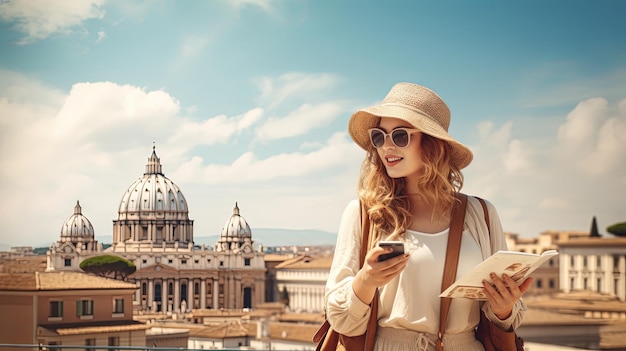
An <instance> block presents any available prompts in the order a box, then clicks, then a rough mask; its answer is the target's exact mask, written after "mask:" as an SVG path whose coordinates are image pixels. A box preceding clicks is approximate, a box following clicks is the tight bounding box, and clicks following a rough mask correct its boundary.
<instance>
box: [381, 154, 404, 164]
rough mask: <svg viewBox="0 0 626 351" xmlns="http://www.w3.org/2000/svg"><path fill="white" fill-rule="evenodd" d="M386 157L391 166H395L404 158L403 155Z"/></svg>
mask: <svg viewBox="0 0 626 351" xmlns="http://www.w3.org/2000/svg"><path fill="white" fill-rule="evenodd" d="M385 159H386V160H387V165H389V166H393V165H395V164H397V163H398V162H400V161H402V160H403V158H402V157H398V156H388V157H385Z"/></svg>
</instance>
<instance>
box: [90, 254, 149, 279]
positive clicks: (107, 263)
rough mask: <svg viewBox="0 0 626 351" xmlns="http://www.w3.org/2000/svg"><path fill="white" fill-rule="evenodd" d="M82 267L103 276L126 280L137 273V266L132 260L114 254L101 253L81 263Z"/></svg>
mask: <svg viewBox="0 0 626 351" xmlns="http://www.w3.org/2000/svg"><path fill="white" fill-rule="evenodd" d="M80 269H82V270H83V271H85V272H87V273H92V274H95V275H98V276H101V277H107V278H114V279H121V280H126V278H127V277H128V276H129V275H131V274H133V273H135V271H136V270H137V267H135V264H134V263H132V262H131V261H129V260H127V259H124V258H122V257H119V256H114V255H101V256H95V257H91V258H88V259H86V260H84V261H83V262H81V263H80Z"/></svg>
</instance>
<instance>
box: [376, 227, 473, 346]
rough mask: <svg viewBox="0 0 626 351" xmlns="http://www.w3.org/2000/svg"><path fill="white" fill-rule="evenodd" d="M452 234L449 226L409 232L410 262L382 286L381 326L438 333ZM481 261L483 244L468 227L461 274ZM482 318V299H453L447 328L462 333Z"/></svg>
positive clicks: (379, 310)
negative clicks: (449, 237)
mask: <svg viewBox="0 0 626 351" xmlns="http://www.w3.org/2000/svg"><path fill="white" fill-rule="evenodd" d="M448 234H449V229H446V230H444V231H442V232H440V233H435V234H428V233H420V232H417V231H412V230H409V231H407V232H406V234H405V238H404V246H405V251H406V252H407V253H408V254H409V255H410V258H409V263H408V264H407V267H406V268H405V269H404V270H403V271H402V273H400V275H399V276H398V277H396V278H395V279H394V280H392V281H390V282H389V283H388V284H386V285H385V286H384V287H382V288H381V289H380V305H379V307H378V323H379V325H380V326H382V327H393V328H403V329H409V330H414V331H418V332H423V333H424V332H425V333H431V334H437V332H438V331H439V305H440V298H439V294H440V293H441V279H442V276H443V266H444V263H445V256H446V247H447V243H448ZM481 261H482V254H481V249H480V246H479V245H478V243H477V242H476V240H475V239H474V238H473V237H472V235H471V234H470V233H469V231H467V230H466V231H464V232H463V234H462V239H461V250H460V256H459V265H458V269H457V277H461V276H462V275H463V274H465V273H467V272H468V271H469V270H470V269H471V268H472V267H474V266H476V265H477V264H479V263H480V262H481ZM468 316H469V317H468ZM468 318H469V320H468ZM479 318H480V314H479V304H478V302H476V301H472V300H468V299H453V300H452V303H451V306H450V312H449V315H448V322H447V323H448V325H447V328H446V331H447V332H448V333H458V332H462V331H467V330H470V329H472V328H473V327H474V326H475V325H476V324H477V323H478V321H479Z"/></svg>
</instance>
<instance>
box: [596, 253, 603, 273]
mask: <svg viewBox="0 0 626 351" xmlns="http://www.w3.org/2000/svg"><path fill="white" fill-rule="evenodd" d="M600 268H602V256H599V255H598V256H596V270H600Z"/></svg>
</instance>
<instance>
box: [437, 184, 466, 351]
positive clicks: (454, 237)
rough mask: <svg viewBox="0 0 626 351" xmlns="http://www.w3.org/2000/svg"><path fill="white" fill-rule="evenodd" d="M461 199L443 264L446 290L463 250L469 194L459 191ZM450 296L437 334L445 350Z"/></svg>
mask: <svg viewBox="0 0 626 351" xmlns="http://www.w3.org/2000/svg"><path fill="white" fill-rule="evenodd" d="M456 197H457V199H458V200H459V201H457V202H456V203H455V204H454V207H453V208H452V220H451V222H450V231H449V233H448V245H447V247H446V261H445V263H444V266H443V278H442V280H441V291H444V290H446V289H447V288H448V286H450V285H451V284H452V283H454V280H455V279H456V271H457V267H458V265H459V252H460V251H461V236H462V234H463V224H464V223H465V210H466V208H467V195H465V194H461V193H457V194H456ZM450 302H451V299H450V298H446V297H442V298H441V304H440V316H439V334H438V335H437V349H438V350H439V351H443V334H444V333H445V329H446V321H447V319H448V311H449V310H450Z"/></svg>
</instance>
